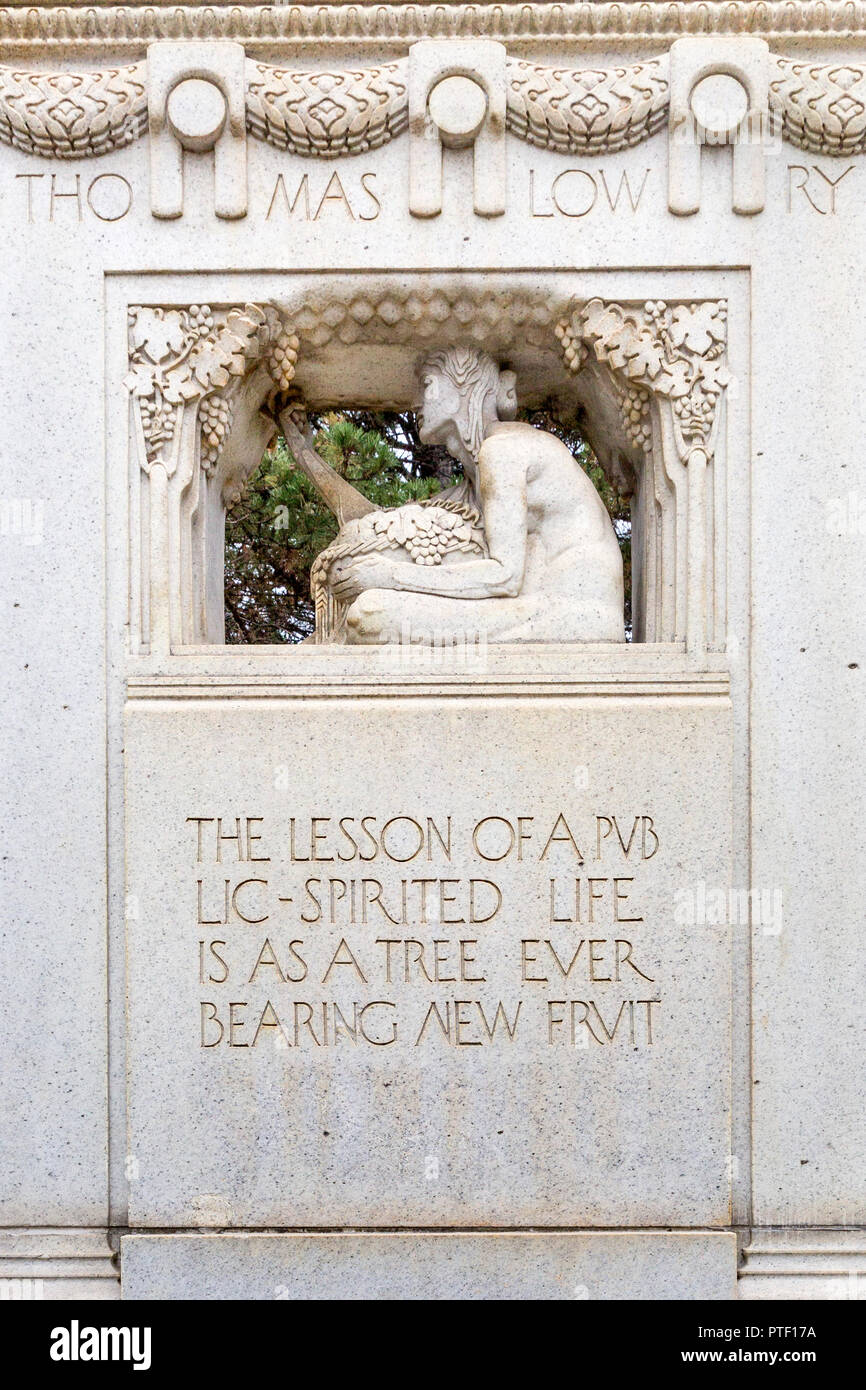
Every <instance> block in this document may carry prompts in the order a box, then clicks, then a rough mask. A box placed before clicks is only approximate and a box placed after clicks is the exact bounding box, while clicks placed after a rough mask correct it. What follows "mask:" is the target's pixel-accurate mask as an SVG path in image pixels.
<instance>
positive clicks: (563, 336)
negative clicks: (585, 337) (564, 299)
mask: <svg viewBox="0 0 866 1390" xmlns="http://www.w3.org/2000/svg"><path fill="white" fill-rule="evenodd" d="M553 331H554V333H555V334H556V336H557V338H558V339H559V341H560V343H561V344H562V355H563V357H564V358H565V364H566V366H567V367H568V370H569V371H570V372H575V373H577V372H579V371H580V369H581V367H582V366H583V364H584V362H585V361H586V346H585V344H584V343H583V341H582V339H581V338H579V337H578V335H577V334H576V333H575V331H574V328H573V326H572V324H571V323H570V322H569V320H567V319H561V320H560V322H559V323H558V324H557V325H556V327H555V328H554V330H553Z"/></svg>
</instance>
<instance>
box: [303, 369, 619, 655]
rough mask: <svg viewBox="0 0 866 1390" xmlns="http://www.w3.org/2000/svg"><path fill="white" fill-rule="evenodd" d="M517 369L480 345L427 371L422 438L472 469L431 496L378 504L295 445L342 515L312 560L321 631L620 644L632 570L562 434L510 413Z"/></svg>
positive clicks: (369, 639) (394, 637)
mask: <svg viewBox="0 0 866 1390" xmlns="http://www.w3.org/2000/svg"><path fill="white" fill-rule="evenodd" d="M514 382H515V378H514V374H513V373H511V372H502V371H500V369H499V366H498V365H497V363H496V362H495V361H494V360H493V358H492V357H490V356H488V354H487V353H484V352H480V351H479V350H478V349H476V348H474V347H457V348H449V349H447V350H445V351H439V352H434V353H433V354H432V355H431V356H430V357H429V358H428V359H427V361H426V362H425V363H424V365H423V368H422V370H421V383H422V387H423V401H422V407H421V420H420V426H421V428H420V434H421V438H422V440H424V442H425V443H430V444H442V445H444V446H445V448H446V449H447V450H448V452H449V453H450V454H451V455H452V457H453V458H455V459H456V460H457V461H458V462H459V463H460V464H461V465H462V469H463V475H464V479H463V481H462V482H461V483H459V484H458V485H457V486H456V487H452V488H448V489H446V490H444V491H442V492H439V493H436V494H435V495H434V496H433V497H431V498H429V499H428V500H427V501H425V502H418V503H407V504H405V505H404V506H401V507H394V508H389V509H385V510H382V509H378V508H376V507H375V506H374V504H373V503H371V502H368V501H367V500H366V499H365V498H363V497H362V496H361V495H360V494H359V493H358V492H357V491H356V490H355V489H354V488H353V487H352V486H351V484H350V483H348V482H347V481H346V480H345V479H343V478H341V477H339V475H338V474H337V473H335V472H334V471H333V470H332V469H331V468H330V467H329V466H328V465H327V464H326V463H325V462H324V460H322V459H320V458H319V456H318V455H317V454H315V452H314V451H313V450H312V449H310V448H309V446H308V445H307V444H306V441H305V440H304V437H303V435H302V434H301V433H300V431H299V429H298V428H297V425H296V422H295V419H294V417H293V414H292V411H291V409H290V408H287V409H286V410H284V411H283V412H282V413H281V416H280V423H281V424H282V426H283V432H284V434H285V436H286V441H287V443H288V445H289V447H290V448H291V449H292V451H293V453H294V455H295V458H296V460H297V462H298V463H299V465H300V466H301V467H302V468H303V469H304V471H305V472H306V473H307V475H308V477H310V478H311V480H312V481H313V482H314V483H315V485H316V486H317V487H318V488H319V491H320V492H321V493H322V496H323V497H324V499H325V501H326V502H327V504H328V505H329V506H330V507H331V509H332V510H333V511H334V513H335V515H336V516H337V519H338V521H339V522H340V526H341V529H340V533H339V535H338V536H337V538H336V540H335V541H334V542H333V543H332V544H331V545H330V546H329V547H328V548H327V550H324V551H323V552H322V553H321V555H319V556H318V557H317V559H316V562H315V564H314V566H313V572H312V588H313V594H314V598H315V600H316V620H317V640H318V641H326V642H327V641H331V642H334V641H336V642H347V643H353V644H361V643H366V644H379V643H385V642H392V641H406V640H409V641H412V642H424V641H430V642H446V643H447V642H449V641H465V640H467V639H469V638H471V639H473V640H474V639H477V638H481V639H483V640H486V641H490V642H622V641H623V640H624V630H623V571H622V557H621V554H620V549H619V544H618V542H617V538H616V535H615V532H614V529H613V525H612V523H611V520H610V517H609V516H608V513H607V510H606V508H605V506H604V503H603V502H602V500H601V498H600V497H599V495H598V493H597V492H596V490H595V488H594V487H593V484H592V482H591V481H590V479H589V477H588V476H587V474H586V473H585V472H584V471H583V469H582V468H581V467H580V465H579V464H578V463H577V462H576V460H575V459H574V458H573V456H572V455H571V453H570V452H569V450H568V449H567V448H566V446H565V445H564V444H563V443H562V442H561V441H560V440H558V439H557V438H556V437H555V436H554V435H552V434H549V433H547V432H545V431H543V430H538V429H535V428H534V426H532V425H527V424H519V423H517V422H515V421H514V419H513V417H514V415H515V414H516V409H517V400H516V394H515V389H514Z"/></svg>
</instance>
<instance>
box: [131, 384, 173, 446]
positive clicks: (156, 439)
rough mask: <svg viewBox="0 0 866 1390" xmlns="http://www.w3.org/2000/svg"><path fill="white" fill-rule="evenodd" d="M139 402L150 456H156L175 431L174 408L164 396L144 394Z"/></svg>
mask: <svg viewBox="0 0 866 1390" xmlns="http://www.w3.org/2000/svg"><path fill="white" fill-rule="evenodd" d="M138 404H139V409H140V411H141V426H142V429H143V430H144V441H145V446H146V448H147V453H148V457H156V456H157V455H158V453H159V450H160V448H161V447H162V445H163V444H166V443H168V441H169V440H170V439H171V437H172V435H173V433H174V410H173V409H172V407H171V406H170V405H169V404H168V402H167V401H166V400H165V399H164V398H163V397H162V396H159V397H158V398H157V397H156V396H142V397H140V398H139V403H138Z"/></svg>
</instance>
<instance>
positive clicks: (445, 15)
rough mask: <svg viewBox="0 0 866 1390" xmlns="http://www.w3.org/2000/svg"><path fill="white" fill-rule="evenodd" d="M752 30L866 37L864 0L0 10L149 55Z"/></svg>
mask: <svg viewBox="0 0 866 1390" xmlns="http://www.w3.org/2000/svg"><path fill="white" fill-rule="evenodd" d="M696 34H697V35H713V34H753V35H758V36H760V37H763V38H767V39H771V40H772V39H789V38H791V39H800V38H816V39H819V38H820V39H833V38H836V39H843V40H844V39H846V38H859V37H866V0H832V2H831V0H799V3H798V2H797V0H771V3H761V0H754V2H751V3H750V0H712V3H707V2H706V0H673V3H664V0H661V3H652V4H640V3H624V4H604V3H600V4H596V3H586V4H562V5H557V4H527V3H522V4H503V5H496V4H489V3H482V4H474V5H473V4H438V3H431V4H417V5H387V4H377V3H373V0H362V2H361V3H358V4H337V5H319V4H306V3H305V4H295V5H279V6H267V5H248V4H231V3H229V4H216V5H200V6H192V5H190V6H178V5H174V4H171V3H170V0H159V2H158V3H156V4H151V5H117V6H106V5H103V4H100V3H96V4H90V5H79V6H51V7H47V8H38V7H33V6H30V5H21V6H20V7H19V6H6V7H5V8H2V9H0V44H6V45H9V46H13V45H14V46H15V47H16V48H17V49H19V50H27V49H29V50H32V51H33V52H38V51H40V50H43V49H47V48H54V49H56V48H63V49H64V50H65V51H67V52H68V51H69V49H70V47H72V48H79V49H83V48H88V49H94V48H99V47H100V46H103V45H104V46H108V45H111V46H112V48H113V49H115V50H117V51H122V52H125V53H129V54H132V55H134V56H135V57H139V56H143V53H144V50H145V48H146V46H147V44H148V43H151V42H153V41H154V40H158V39H187V40H195V39H209V38H222V39H234V40H235V41H236V42H238V43H242V44H244V45H245V46H246V47H247V48H248V50H249V51H250V52H257V53H262V52H264V51H267V52H269V53H271V54H273V53H275V52H279V51H280V48H281V47H283V48H285V49H289V48H291V49H292V50H293V51H297V50H298V49H299V48H300V49H304V48H306V47H320V46H321V44H322V43H323V42H327V43H329V44H346V45H349V44H353V45H356V46H357V45H358V44H363V43H370V44H374V45H375V46H376V48H377V49H378V50H380V51H386V50H390V51H395V50H396V51H403V52H404V51H405V50H406V48H407V47H408V45H409V44H411V43H415V42H416V41H417V40H419V39H448V38H464V39H466V38H486V39H497V40H499V41H501V42H504V43H507V44H511V45H512V46H514V45H525V44H532V43H534V44H538V43H543V42H554V41H568V40H579V41H580V42H581V44H582V46H584V47H585V46H586V45H587V44H592V43H604V44H608V45H610V44H615V45H618V46H619V45H626V44H636V43H641V44H654V45H656V46H657V47H661V48H664V47H667V43H668V41H672V40H673V39H676V38H680V37H682V36H683V35H696Z"/></svg>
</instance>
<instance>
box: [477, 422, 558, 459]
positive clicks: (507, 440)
mask: <svg viewBox="0 0 866 1390" xmlns="http://www.w3.org/2000/svg"><path fill="white" fill-rule="evenodd" d="M563 454H564V455H565V456H566V458H568V459H570V458H571V454H570V453H569V451H568V449H567V448H566V446H565V445H564V444H563V442H562V440H561V439H557V437H556V435H555V434H550V433H548V431H547V430H540V429H536V427H535V425H529V424H527V423H526V422H525V421H523V420H500V421H498V422H497V424H495V425H493V427H492V428H491V430H490V432H489V433H488V435H487V437H486V438H485V440H484V443H483V444H482V446H481V453H480V455H479V463H481V462H490V463H491V464H493V463H496V462H497V460H500V459H501V460H506V459H511V458H515V459H518V458H519V459H521V460H522V461H523V463H524V465H527V464H529V463H531V462H533V460H534V461H536V462H537V461H538V460H539V458H541V457H544V458H554V457H556V458H559V457H561V456H562V455H563Z"/></svg>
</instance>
